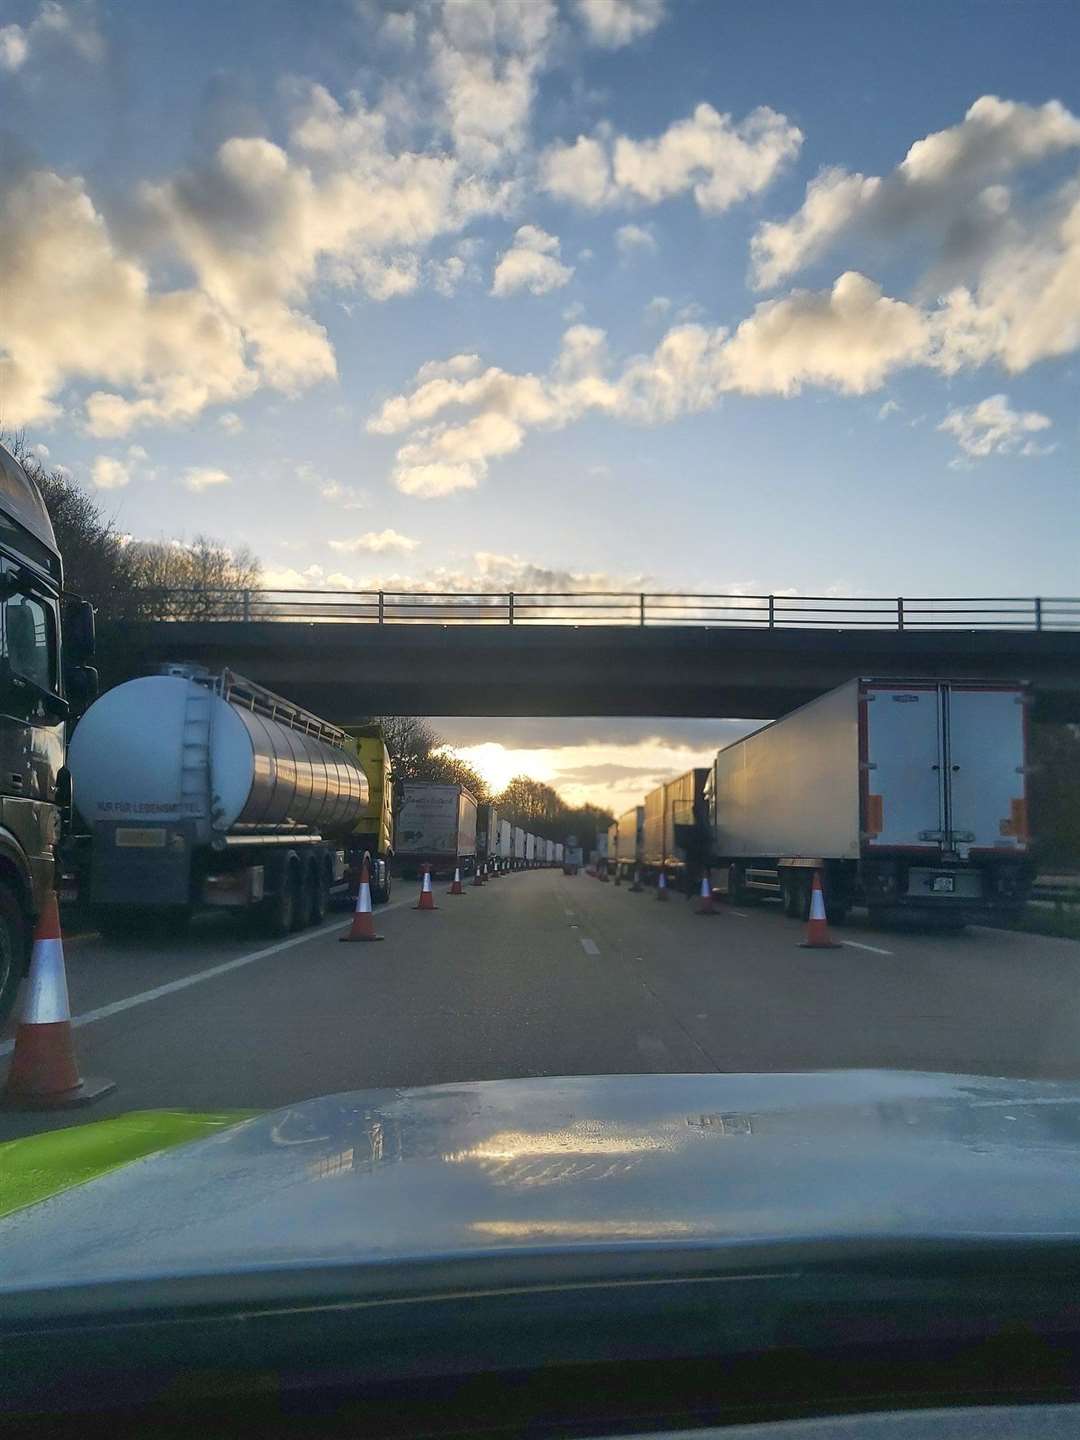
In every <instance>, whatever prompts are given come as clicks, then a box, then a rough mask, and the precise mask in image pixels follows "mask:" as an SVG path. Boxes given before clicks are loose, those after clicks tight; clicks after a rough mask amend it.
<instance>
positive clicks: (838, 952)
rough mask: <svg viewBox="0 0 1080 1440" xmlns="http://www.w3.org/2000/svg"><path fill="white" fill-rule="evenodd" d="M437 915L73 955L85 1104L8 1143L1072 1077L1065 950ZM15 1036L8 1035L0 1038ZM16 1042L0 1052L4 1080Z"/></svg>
mask: <svg viewBox="0 0 1080 1440" xmlns="http://www.w3.org/2000/svg"><path fill="white" fill-rule="evenodd" d="M445 889H446V887H445V885H439V886H438V887H437V889H436V900H437V903H438V906H439V908H438V910H437V912H436V913H434V914H426V913H417V912H416V911H415V910H414V909H412V908H411V907H412V905H413V901H414V896H413V895H412V894H411V893H410V892H409V891H408V890H407V888H406V887H404V886H399V887H398V889H397V892H396V896H395V899H394V901H393V903H392V904H391V905H390V906H389V907H386V908H380V909H379V910H378V911H377V912H376V923H377V927H378V929H379V930H380V931H381V932H382V933H383V934H384V935H385V936H386V939H385V942H384V943H383V944H380V945H347V946H346V945H340V944H339V943H338V937H339V936H340V935H341V934H343V933H344V931H345V929H346V928H347V923H348V916H347V915H344V914H343V915H341V916H339V917H335V919H334V923H333V924H330V925H327V926H325V927H323V928H322V929H320V930H316V931H310V932H305V933H304V934H302V935H300V936H296V937H292V938H290V939H288V940H286V941H268V940H263V939H259V938H258V937H256V936H253V935H252V934H251V932H250V930H245V929H244V928H243V927H242V926H241V925H239V924H237V923H236V921H235V920H234V919H233V917H230V916H227V915H218V916H209V917H206V919H205V920H203V921H200V922H197V923H196V925H195V926H193V928H192V931H191V933H190V934H189V935H188V936H186V937H184V938H183V939H182V940H181V939H169V938H168V937H165V938H161V939H158V940H156V941H151V940H148V939H142V940H140V941H139V942H137V943H128V944H125V945H116V944H113V945H106V944H105V943H104V942H103V941H102V940H101V939H99V938H98V936H97V935H95V934H91V933H87V934H73V935H69V937H68V939H67V941H66V952H67V961H68V982H69V988H70V993H71V1004H72V1013H73V1015H74V1016H75V1017H76V1021H77V1028H76V1030H75V1039H76V1045H77V1048H78V1053H79V1059H80V1063H81V1068H82V1071H83V1073H84V1074H88V1075H104V1076H108V1077H110V1078H112V1079H113V1080H115V1081H116V1082H117V1089H116V1091H115V1092H114V1093H113V1094H112V1095H111V1096H110V1097H109V1098H108V1099H106V1100H103V1101H101V1102H99V1103H97V1104H95V1105H93V1106H92V1107H90V1108H88V1109H80V1110H69V1111H63V1112H53V1113H51V1114H48V1115H41V1114H37V1115H16V1114H0V1139H7V1138H11V1137H13V1136H16V1135H22V1134H28V1133H31V1132H33V1131H35V1130H40V1129H42V1128H46V1127H49V1128H53V1127H56V1126H58V1125H71V1124H77V1123H80V1122H83V1121H87V1120H94V1119H98V1118H102V1117H104V1116H107V1115H113V1114H118V1113H121V1112H123V1111H127V1110H135V1109H144V1108H148V1107H158V1106H165V1107H184V1108H195V1109H218V1108H224V1107H244V1108H263V1107H271V1106H279V1105H284V1104H287V1103H289V1102H292V1101H295V1100H298V1099H301V1098H304V1097H307V1096H310V1095H317V1094H325V1093H330V1092H334V1091H339V1090H352V1089H356V1088H359V1087H364V1086H396V1085H424V1084H429V1083H436V1082H441V1081H460V1080H472V1079H493V1078H500V1077H504V1076H523V1075H558V1074H579V1073H586V1074H588V1073H592V1074H596V1073H610V1072H617V1073H622V1072H643V1071H647V1072H658V1071H707V1070H723V1071H739V1070H743V1071H753V1070H766V1071H768V1070H810V1069H820V1068H828V1067H834V1066H837V1067H852V1066H897V1067H903V1068H909V1069H920V1070H950V1071H952V1070H955V1071H977V1072H981V1073H986V1074H1001V1075H1004V1074H1009V1075H1042V1076H1056V1077H1060V1076H1075V1077H1080V945H1077V944H1076V943H1074V942H1072V941H1069V940H1058V939H1051V938H1047V937H1043V936H1034V935H1023V934H1019V933H1013V932H1006V931H998V930H989V929H972V930H969V931H967V932H964V933H962V934H960V935H938V934H933V933H927V932H922V933H916V932H899V931H885V930H876V929H875V930H871V929H869V928H868V927H867V926H866V925H864V924H863V923H862V922H861V921H860V920H859V919H858V918H857V917H856V918H855V919H854V920H853V922H852V923H850V924H848V925H846V926H844V928H843V929H842V930H839V931H837V932H836V938H838V939H842V940H843V942H844V943H843V945H842V946H841V948H839V949H834V950H824V951H821V950H819V951H811V950H803V949H800V948H799V944H798V942H799V940H800V939H801V927H800V926H799V925H798V924H796V922H794V921H791V920H785V919H784V917H783V916H782V915H781V914H780V913H779V910H778V908H777V907H776V906H775V905H773V904H765V905H762V906H760V907H758V908H753V909H751V908H745V909H740V908H735V909H733V908H732V907H730V906H728V905H726V904H721V905H720V907H719V909H720V913H719V914H718V915H717V916H715V917H712V918H703V917H699V916H696V915H695V914H694V913H693V910H692V907H691V905H690V904H688V903H687V902H686V901H685V900H684V899H683V898H682V897H681V896H679V895H673V896H672V898H671V901H670V902H669V903H668V904H667V905H661V904H658V903H657V902H656V899H655V896H654V894H653V893H652V892H646V893H645V894H641V895H633V894H630V893H629V891H628V890H627V888H626V887H625V886H623V887H617V886H615V885H612V884H601V883H599V882H598V881H596V880H594V879H592V878H590V877H589V876H587V875H584V874H581V875H578V876H576V877H573V878H569V877H565V876H563V874H562V873H561V871H553V870H545V871H533V872H530V873H523V874H517V875H509V876H505V877H504V878H503V879H501V880H499V881H496V882H494V883H490V884H488V885H487V886H485V887H484V888H482V889H473V888H471V887H470V888H468V889H467V892H466V894H465V896H464V897H449V896H447V895H446V893H445ZM7 1033H8V1035H10V1034H11V1033H12V1032H11V1028H10V1027H9V1030H8V1032H7ZM9 1054H10V1043H8V1044H7V1045H6V1046H0V1072H2V1071H3V1070H5V1069H6V1066H7V1063H8V1055H9Z"/></svg>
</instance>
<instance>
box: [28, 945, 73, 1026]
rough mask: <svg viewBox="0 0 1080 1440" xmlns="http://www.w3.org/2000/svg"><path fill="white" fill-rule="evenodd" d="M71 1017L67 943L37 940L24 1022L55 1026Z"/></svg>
mask: <svg viewBox="0 0 1080 1440" xmlns="http://www.w3.org/2000/svg"><path fill="white" fill-rule="evenodd" d="M70 1019H71V1005H70V1003H69V1001H68V988H67V975H66V974H65V973H64V946H63V942H62V941H60V940H36V941H35V942H34V955H33V959H32V960H31V962H30V981H29V985H28V988H27V993H26V1009H25V1010H24V1011H23V1017H22V1023H23V1024H24V1025H52V1024H55V1022H56V1021H57V1020H70Z"/></svg>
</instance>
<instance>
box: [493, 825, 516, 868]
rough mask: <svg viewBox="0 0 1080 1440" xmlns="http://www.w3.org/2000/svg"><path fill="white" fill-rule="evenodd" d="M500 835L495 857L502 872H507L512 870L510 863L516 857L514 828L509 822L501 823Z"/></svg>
mask: <svg viewBox="0 0 1080 1440" xmlns="http://www.w3.org/2000/svg"><path fill="white" fill-rule="evenodd" d="M498 834H499V839H498V843H497V844H496V847H495V857H496V860H497V862H498V866H499V869H500V871H505V870H509V869H510V862H511V860H512V859H513V855H514V827H513V826H512V825H511V824H510V821H509V820H500V821H499V829H498Z"/></svg>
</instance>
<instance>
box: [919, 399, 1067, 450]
mask: <svg viewBox="0 0 1080 1440" xmlns="http://www.w3.org/2000/svg"><path fill="white" fill-rule="evenodd" d="M1051 423H1052V422H1051V420H1050V417H1049V416H1048V415H1042V414H1040V413H1039V411H1038V410H1022V411H1020V410H1014V409H1013V408H1012V406H1011V405H1010V404H1009V399H1008V396H1007V395H988V396H987V398H986V399H985V400H980V401H979V403H978V404H977V405H969V406H967V407H965V408H960V409H956V410H950V411H949V413H948V414H947V415H946V416H945V419H944V420H942V422H941V424H940V425H939V426H938V427H937V428H938V429H939V430H944V431H946V432H947V433H948V434H950V435H952V436H954V437H955V439H956V442H957V444H958V445H959V446H960V449H961V450H962V451H963V454H964V456H966V457H968V459H969V460H985V459H986V458H987V457H988V456H990V455H1008V454H1011V453H1019V454H1020V455H1024V456H1033V455H1045V454H1049V452H1050V451H1051V450H1052V449H1053V448H1054V447H1053V446H1049V447H1047V446H1042V445H1038V444H1037V443H1036V442H1034V441H1032V440H1030V439H1028V438H1027V437H1028V436H1030V435H1032V434H1034V433H1036V432H1038V431H1040V430H1048V429H1049V428H1050V425H1051ZM965 463H966V462H965V461H964V460H963V459H960V458H959V457H958V459H957V460H954V461H952V462H951V464H952V466H953V468H959V466H961V465H963V464H965Z"/></svg>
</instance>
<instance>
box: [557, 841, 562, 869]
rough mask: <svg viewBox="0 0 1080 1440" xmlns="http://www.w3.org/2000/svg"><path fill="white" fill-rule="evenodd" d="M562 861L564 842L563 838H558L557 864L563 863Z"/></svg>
mask: <svg viewBox="0 0 1080 1440" xmlns="http://www.w3.org/2000/svg"><path fill="white" fill-rule="evenodd" d="M562 863H563V843H562V841H561V840H556V841H555V864H556V865H561V864H562Z"/></svg>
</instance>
